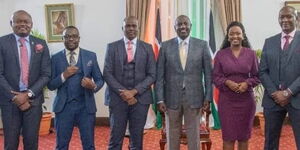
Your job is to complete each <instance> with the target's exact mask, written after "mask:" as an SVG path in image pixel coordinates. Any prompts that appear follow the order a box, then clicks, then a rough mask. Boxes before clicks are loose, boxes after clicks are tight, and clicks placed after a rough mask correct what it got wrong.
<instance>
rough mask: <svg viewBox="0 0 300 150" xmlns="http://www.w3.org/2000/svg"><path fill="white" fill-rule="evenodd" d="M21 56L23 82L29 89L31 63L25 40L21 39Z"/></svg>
mask: <svg viewBox="0 0 300 150" xmlns="http://www.w3.org/2000/svg"><path fill="white" fill-rule="evenodd" d="M19 42H20V43H21V45H20V54H21V80H22V82H23V83H24V85H25V86H26V87H28V77H29V61H28V51H27V47H26V44H25V38H20V39H19Z"/></svg>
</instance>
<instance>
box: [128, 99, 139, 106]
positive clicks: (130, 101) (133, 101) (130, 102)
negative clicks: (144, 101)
mask: <svg viewBox="0 0 300 150" xmlns="http://www.w3.org/2000/svg"><path fill="white" fill-rule="evenodd" d="M127 103H128V105H134V104H136V103H137V99H136V98H135V97H133V98H131V99H129V100H128V101H127Z"/></svg>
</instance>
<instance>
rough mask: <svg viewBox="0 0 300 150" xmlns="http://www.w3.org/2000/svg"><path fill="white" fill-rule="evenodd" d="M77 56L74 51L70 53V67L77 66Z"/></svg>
mask: <svg viewBox="0 0 300 150" xmlns="http://www.w3.org/2000/svg"><path fill="white" fill-rule="evenodd" d="M75 55H76V53H75V52H74V51H71V52H70V66H75V65H76V60H75Z"/></svg>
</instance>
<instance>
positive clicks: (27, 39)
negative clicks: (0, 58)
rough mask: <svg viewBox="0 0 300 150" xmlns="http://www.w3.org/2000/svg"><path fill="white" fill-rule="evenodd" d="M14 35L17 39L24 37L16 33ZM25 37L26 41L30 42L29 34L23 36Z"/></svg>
mask: <svg viewBox="0 0 300 150" xmlns="http://www.w3.org/2000/svg"><path fill="white" fill-rule="evenodd" d="M14 36H15V37H16V40H17V41H19V39H20V38H22V37H20V36H18V35H16V34H14ZM23 38H25V41H26V42H29V35H28V36H26V37H23Z"/></svg>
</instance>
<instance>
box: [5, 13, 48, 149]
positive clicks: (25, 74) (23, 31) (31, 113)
mask: <svg viewBox="0 0 300 150" xmlns="http://www.w3.org/2000/svg"><path fill="white" fill-rule="evenodd" d="M10 24H11V27H12V29H13V33H12V34H9V35H5V36H3V37H1V38H0V91H1V92H0V107H1V114H2V121H3V129H4V149H5V150H17V149H18V146H19V136H20V133H21V134H22V136H23V145H24V149H25V150H37V149H38V133H39V127H40V120H41V116H42V103H43V102H44V96H43V88H44V86H45V85H46V84H47V83H48V81H49V78H50V73H51V72H50V69H51V68H50V56H49V50H48V47H47V44H46V42H45V41H44V40H41V39H38V38H36V37H33V36H31V35H29V34H30V31H31V28H32V24H33V23H32V18H31V16H30V14H28V13H27V12H26V11H24V10H19V11H16V12H15V13H14V14H13V17H12V20H11V21H10Z"/></svg>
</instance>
